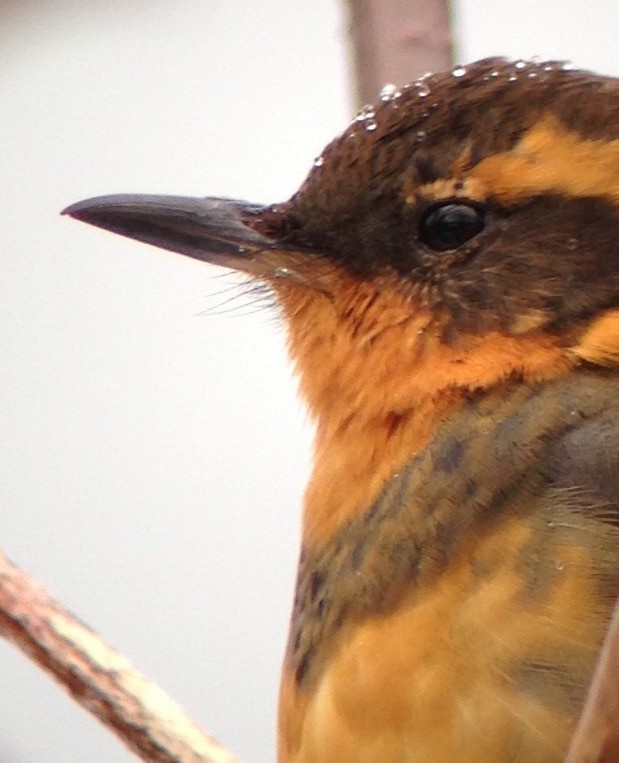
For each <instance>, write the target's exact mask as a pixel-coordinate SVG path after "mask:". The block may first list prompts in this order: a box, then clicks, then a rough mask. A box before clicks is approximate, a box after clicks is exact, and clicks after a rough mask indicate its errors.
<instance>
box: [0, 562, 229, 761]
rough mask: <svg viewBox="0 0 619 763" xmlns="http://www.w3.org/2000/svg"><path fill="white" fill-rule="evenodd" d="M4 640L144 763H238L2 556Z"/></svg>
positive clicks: (0, 589)
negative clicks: (56, 683)
mask: <svg viewBox="0 0 619 763" xmlns="http://www.w3.org/2000/svg"><path fill="white" fill-rule="evenodd" d="M0 635H3V636H5V637H6V638H8V639H9V640H11V641H13V643H15V644H16V645H17V646H18V647H19V648H20V649H21V650H22V651H23V652H25V653H26V654H27V655H29V656H30V657H31V658H32V659H33V660H34V661H35V662H37V663H38V664H39V665H40V666H41V667H42V668H44V669H45V670H47V671H48V672H49V673H51V674H52V675H53V676H54V677H55V678H56V679H57V680H58V681H59V682H60V683H61V684H62V685H63V686H64V687H65V688H66V689H67V690H68V691H69V692H70V693H71V694H72V695H73V697H74V698H75V699H76V701H77V702H79V703H80V704H81V705H82V706H83V707H84V708H86V709H87V710H89V711H90V712H91V713H92V714H93V715H94V716H96V717H97V718H98V719H99V720H100V721H101V722H102V723H104V724H105V725H106V726H108V727H109V728H110V729H112V730H113V731H114V732H115V733H116V735H117V736H118V737H120V739H121V740H122V741H123V742H124V743H125V744H126V745H127V746H128V747H129V748H130V749H131V750H133V752H135V753H137V755H138V756H139V757H141V758H142V759H143V760H146V761H150V762H151V763H153V762H154V763H235V759H234V758H233V757H232V755H231V754H230V753H228V752H227V751H226V750H225V749H224V748H223V747H220V746H219V745H218V744H217V743H216V742H215V741H214V740H213V739H211V738H210V737H209V736H208V735H207V734H205V733H204V732H203V731H202V730H201V729H200V728H198V726H196V724H195V723H194V722H193V721H192V720H191V719H190V718H189V717H188V716H187V715H185V713H184V712H183V711H182V710H181V708H180V707H179V706H178V705H177V704H176V703H174V702H173V701H172V700H171V699H170V698H169V697H168V696H167V695H166V694H165V693H164V692H163V691H162V690H161V689H159V688H158V687H157V686H155V685H154V684H152V683H150V682H149V681H148V680H147V679H146V678H145V677H144V676H143V675H141V674H140V673H138V671H137V670H135V668H134V667H133V666H132V665H131V663H130V662H129V661H128V660H127V658H126V657H123V656H122V655H120V654H118V653H117V652H115V651H114V650H113V649H112V648H111V647H109V646H108V645H107V644H105V643H104V642H103V641H102V640H101V639H100V638H99V637H98V636H97V635H96V634H95V633H93V632H92V631H91V630H89V629H88V628H86V626H84V625H82V623H80V622H79V621H78V620H77V619H76V618H75V617H73V616H72V615H71V614H70V613H69V612H67V611H66V610H65V609H63V608H62V607H61V606H60V605H59V604H57V603H56V602H55V601H53V600H52V599H51V597H50V596H49V594H48V593H47V592H46V591H45V590H44V589H43V588H42V587H41V586H40V585H39V584H38V583H37V582H36V581H35V580H34V579H33V578H31V577H30V576H29V575H27V574H26V573H25V572H22V571H21V570H19V569H18V568H17V567H15V566H14V565H13V564H11V562H10V561H9V560H8V559H7V558H6V557H5V556H4V554H2V553H1V552H0Z"/></svg>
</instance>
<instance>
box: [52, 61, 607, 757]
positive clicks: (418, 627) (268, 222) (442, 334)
mask: <svg viewBox="0 0 619 763" xmlns="http://www.w3.org/2000/svg"><path fill="white" fill-rule="evenodd" d="M618 209H619V80H616V79H612V78H606V77H601V76H597V75H593V74H591V73H589V72H584V71H576V70H573V69H571V67H569V66H567V65H565V64H562V63H561V62H546V63H535V62H527V61H515V62H508V61H505V60H503V59H488V60H484V61H479V62H477V63H474V64H472V65H470V66H467V67H458V68H455V69H454V70H453V71H451V72H447V73H443V74H433V75H426V76H424V77H422V78H421V79H419V80H417V81H416V82H413V83H411V84H409V85H407V86H405V87H402V88H399V89H398V88H396V87H394V86H386V87H385V88H384V89H383V91H382V92H381V97H380V102H379V103H377V105H375V106H371V107H370V106H368V107H365V108H364V109H362V110H361V112H360V113H359V115H358V116H357V117H356V119H355V120H354V121H353V122H352V123H351V125H350V126H349V127H348V128H347V129H346V130H345V131H344V133H343V134H342V135H340V137H338V138H337V139H336V140H335V141H333V142H332V143H331V144H330V145H329V146H328V147H327V148H326V149H325V151H324V153H323V154H322V155H321V156H320V157H319V158H318V159H317V160H316V161H315V163H314V167H313V168H312V170H311V172H310V173H309V176H308V177H307V179H306V181H305V182H304V184H303V185H302V186H301V188H300V190H299V191H298V192H297V193H296V194H295V195H294V196H293V197H292V198H291V199H290V200H289V201H287V202H285V203H282V204H275V205H272V206H258V205H255V204H248V203H245V202H239V201H232V200H227V199H211V198H207V199H192V198H181V197H173V196H170V197H168V196H139V195H135V196H134V195H129V196H108V197H100V198H95V199H90V200H88V201H84V202H80V203H78V204H75V205H74V206H72V207H69V208H68V209H67V210H66V212H67V213H68V214H70V215H71V216H72V217H75V218H78V219H80V220H84V221H86V222H89V223H92V224H94V225H97V226H99V227H102V228H106V229H108V230H111V231H114V232H116V233H121V234H123V235H125V236H129V237H131V238H134V239H139V240H140V241H145V242H147V243H150V244H154V245H156V246H159V247H163V248H165V249H170V250H172V251H176V252H180V253H182V254H185V255H188V256H190V257H194V258H197V259H201V260H204V261H206V262H210V263H214V264H217V265H222V266H224V267H228V268H234V269H235V270H238V271H240V272H241V273H245V274H247V275H248V276H249V277H250V278H252V279H256V280H257V281H260V282H261V283H263V284H265V285H266V286H268V287H269V288H270V289H271V290H272V292H273V293H274V295H275V297H276V301H277V303H278V305H279V309H280V310H281V312H282V314H283V316H284V319H285V323H286V325H287V330H288V344H289V349H290V355H291V357H292V359H293V361H294V363H295V364H296V369H297V371H298V375H299V379H300V388H301V393H302V395H303V397H304V398H305V400H306V401H307V405H308V406H309V410H310V412H311V414H312V416H313V417H314V420H315V422H316V428H317V429H316V443H315V458H314V469H313V474H312V477H311V480H310V483H309V485H308V487H307V492H306V496H305V507H304V515H303V531H302V548H301V555H300V562H299V571H298V579H297V585H296V597H295V602H294V608H293V613H292V623H291V628H290V638H289V641H288V647H287V650H286V655H285V660H284V668H283V677H282V683H281V701H280V713H279V759H280V761H282V763H292V762H294V763H310V762H312V763H313V762H315V761H319V762H320V763H352V762H353V761H354V762H355V763H396V762H397V763H403V762H406V761H408V763H441V762H443V761H455V762H460V763H478V762H479V761H483V762H484V763H499V762H500V763H508V762H509V763H516V762H519V763H536V762H538V763H552V762H554V761H561V760H562V759H563V757H564V755H565V753H566V749H567V746H568V744H569V740H570V736H571V734H572V733H573V730H574V727H575V723H576V721H577V719H578V716H579V713H580V710H581V707H582V703H583V699H584V697H585V694H586V689H587V686H588V683H589V680H590V677H591V673H592V670H593V667H594V664H595V659H596V655H597V653H598V650H599V647H600V644H601V641H602V639H603V637H604V633H605V631H606V628H607V624H608V621H609V617H610V614H611V611H612V608H613V605H614V603H615V600H616V598H617V595H618V593H619V394H618V393H619V376H618V373H617V369H618V366H619V211H618Z"/></svg>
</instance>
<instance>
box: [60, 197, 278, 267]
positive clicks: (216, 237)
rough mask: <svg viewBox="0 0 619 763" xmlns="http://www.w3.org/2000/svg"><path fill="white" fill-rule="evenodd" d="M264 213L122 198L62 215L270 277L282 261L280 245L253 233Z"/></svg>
mask: <svg viewBox="0 0 619 763" xmlns="http://www.w3.org/2000/svg"><path fill="white" fill-rule="evenodd" d="M264 210H265V207H260V206H257V205H254V204H248V203H246V202H241V201H234V200H232V199H198V198H189V197H183V196H145V195H139V194H122V195H117V196H97V197H95V198H93V199H87V200H86V201H80V202H78V203H77V204H73V205H72V206H70V207H67V208H66V209H65V210H63V212H62V214H65V215H69V216H71V217H74V218H75V219H76V220H82V221H83V222H86V223H90V224H91V225H96V226H97V227H99V228H104V229H105V230H109V231H113V232H114V233H120V234H121V235H122V236H127V237H129V238H134V239H137V240H138V241H143V242H145V243H146V244H152V245H153V246H158V247H160V248H162V249H169V250H170V251H172V252H180V253H181V254H184V255H187V256H188V257H193V258H195V259H197V260H203V261H204V262H211V263H213V264H215V265H222V266H224V267H228V268H234V269H235V270H239V271H241V272H245V273H250V274H252V275H258V276H260V275H268V274H269V272H270V271H272V270H273V267H274V265H275V261H276V260H277V259H278V258H277V257H274V256H273V255H274V254H275V251H276V250H277V249H278V247H277V244H276V242H275V241H273V240H272V239H270V238H268V237H267V236H264V235H262V234H261V233H259V232H258V231H257V230H255V229H254V228H253V227H252V222H253V223H258V222H259V221H260V215H261V213H262V212H263V211H264ZM280 252H281V249H280Z"/></svg>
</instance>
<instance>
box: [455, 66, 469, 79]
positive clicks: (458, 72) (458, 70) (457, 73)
mask: <svg viewBox="0 0 619 763" xmlns="http://www.w3.org/2000/svg"><path fill="white" fill-rule="evenodd" d="M465 74H466V69H465V68H464V66H456V68H455V69H452V70H451V76H452V77H458V78H459V77H464V75H465Z"/></svg>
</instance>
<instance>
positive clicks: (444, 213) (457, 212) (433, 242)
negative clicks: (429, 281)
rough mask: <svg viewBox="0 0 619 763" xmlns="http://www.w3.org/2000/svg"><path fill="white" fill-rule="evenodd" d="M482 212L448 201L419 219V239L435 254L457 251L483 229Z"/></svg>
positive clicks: (469, 206) (469, 205)
mask: <svg viewBox="0 0 619 763" xmlns="http://www.w3.org/2000/svg"><path fill="white" fill-rule="evenodd" d="M484 225H485V220H484V215H483V211H482V210H480V209H479V208H478V207H475V206H473V205H472V204H465V203H460V202H455V201H450V202H447V203H444V204H441V205H439V206H434V207H432V208H430V209H429V210H428V211H427V212H426V213H425V215H424V216H423V217H422V218H421V222H420V224H419V237H420V238H421V240H422V241H423V243H424V244H426V245H427V246H429V247H430V248H431V249H435V250H436V251H437V252H446V251H448V250H449V249H457V248H458V247H459V246H461V245H462V244H464V242H465V241H468V240H469V239H471V238H473V236H476V235H477V234H478V233H481V231H482V230H483V229H484Z"/></svg>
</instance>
